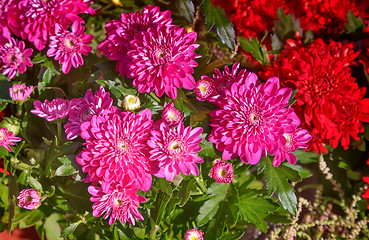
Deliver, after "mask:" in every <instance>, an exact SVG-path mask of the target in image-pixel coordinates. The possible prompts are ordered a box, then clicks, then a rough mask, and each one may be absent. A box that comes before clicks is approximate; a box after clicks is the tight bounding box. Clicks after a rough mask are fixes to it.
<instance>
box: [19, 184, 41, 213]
mask: <svg viewBox="0 0 369 240" xmlns="http://www.w3.org/2000/svg"><path fill="white" fill-rule="evenodd" d="M17 199H18V200H19V202H18V206H19V207H22V208H25V209H29V210H33V209H36V208H38V207H39V206H40V204H41V196H40V193H39V192H37V191H36V190H35V189H23V190H22V191H21V192H20V194H19V196H18V197H17Z"/></svg>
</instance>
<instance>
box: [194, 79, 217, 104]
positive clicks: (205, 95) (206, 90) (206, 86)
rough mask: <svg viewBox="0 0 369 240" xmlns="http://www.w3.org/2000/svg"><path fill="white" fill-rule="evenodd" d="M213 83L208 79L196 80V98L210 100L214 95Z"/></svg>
mask: <svg viewBox="0 0 369 240" xmlns="http://www.w3.org/2000/svg"><path fill="white" fill-rule="evenodd" d="M213 91H214V89H213V85H212V84H211V83H210V82H208V81H206V80H199V81H197V82H196V88H195V93H196V98H197V99H198V100H200V101H205V100H208V99H209V98H210V97H212V95H213Z"/></svg>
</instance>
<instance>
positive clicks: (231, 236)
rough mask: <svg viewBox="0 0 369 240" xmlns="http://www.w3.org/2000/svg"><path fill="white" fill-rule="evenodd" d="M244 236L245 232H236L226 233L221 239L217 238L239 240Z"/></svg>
mask: <svg viewBox="0 0 369 240" xmlns="http://www.w3.org/2000/svg"><path fill="white" fill-rule="evenodd" d="M244 234H245V232H236V233H228V234H226V235H224V236H222V237H221V238H218V239H219V240H238V239H241V237H242V236H243V235H244Z"/></svg>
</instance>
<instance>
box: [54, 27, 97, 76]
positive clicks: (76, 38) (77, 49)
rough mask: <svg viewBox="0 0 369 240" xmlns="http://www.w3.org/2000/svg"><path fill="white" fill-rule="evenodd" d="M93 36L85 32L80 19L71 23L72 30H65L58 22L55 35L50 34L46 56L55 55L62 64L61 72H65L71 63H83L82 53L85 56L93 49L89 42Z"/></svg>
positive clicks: (75, 65)
mask: <svg viewBox="0 0 369 240" xmlns="http://www.w3.org/2000/svg"><path fill="white" fill-rule="evenodd" d="M92 39H94V36H93V35H91V34H86V33H85V27H84V26H83V25H82V23H81V22H80V21H75V22H74V23H73V24H72V32H70V31H68V30H66V29H65V28H63V27H62V25H60V24H56V26H55V35H53V36H50V44H49V47H50V49H49V50H48V51H47V56H48V57H52V56H55V60H59V64H61V65H62V70H63V73H65V74H67V73H68V72H69V70H70V68H71V66H72V65H73V67H75V68H78V66H80V65H83V58H82V54H83V55H85V56H87V55H88V53H89V52H91V51H92V50H93V48H92V47H91V46H89V44H91V41H92Z"/></svg>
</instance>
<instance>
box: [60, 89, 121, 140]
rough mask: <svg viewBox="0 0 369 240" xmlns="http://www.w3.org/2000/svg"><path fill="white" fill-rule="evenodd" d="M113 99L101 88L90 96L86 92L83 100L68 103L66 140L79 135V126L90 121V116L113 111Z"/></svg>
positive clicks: (78, 99) (89, 92)
mask: <svg viewBox="0 0 369 240" xmlns="http://www.w3.org/2000/svg"><path fill="white" fill-rule="evenodd" d="M112 104H113V99H112V98H111V97H110V94H109V93H108V92H105V89H104V88H103V87H102V86H101V87H100V90H99V91H98V92H95V94H92V91H91V90H87V92H86V94H85V97H84V98H74V99H72V100H71V101H70V103H69V119H68V123H67V124H65V125H64V128H65V133H66V134H67V138H68V140H73V139H75V138H76V137H78V136H79V134H80V133H81V129H80V127H81V124H82V123H84V122H86V121H90V120H91V118H92V116H95V115H97V116H98V115H102V114H105V113H108V112H111V111H113V109H114V107H113V106H112Z"/></svg>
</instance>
